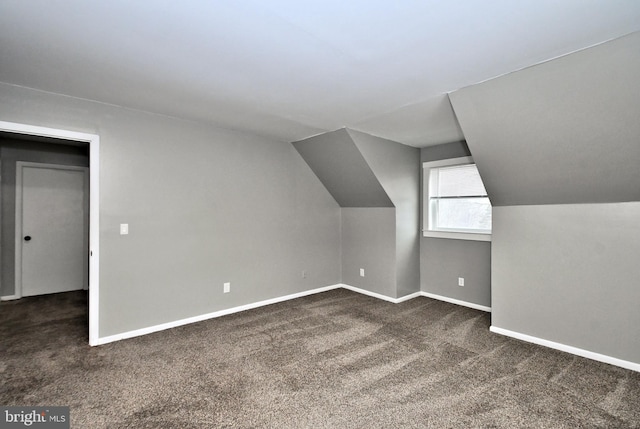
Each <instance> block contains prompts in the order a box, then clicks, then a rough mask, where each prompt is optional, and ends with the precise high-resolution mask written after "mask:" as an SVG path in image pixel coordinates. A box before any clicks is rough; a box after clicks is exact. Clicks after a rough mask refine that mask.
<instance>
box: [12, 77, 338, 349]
mask: <svg viewBox="0 0 640 429" xmlns="http://www.w3.org/2000/svg"><path fill="white" fill-rule="evenodd" d="M0 119H1V120H4V121H11V122H20V123H27V124H33V125H40V126H46V127H53V128H62V129H68V130H72V131H80V132H88V133H95V134H99V135H100V251H101V255H100V256H101V258H100V336H102V337H103V336H108V335H112V334H117V333H122V332H126V331H129V330H133V329H138V328H144V327H148V326H153V325H157V324H160V323H165V322H170V321H174V320H179V319H183V318H187V317H191V316H196V315H200V314H205V313H209V312H213V311H217V310H221V309H226V308H231V307H235V306H238V305H242V304H248V303H252V302H256V301H260V300H264V299H269V298H274V297H279V296H283V295H287V294H291V293H295V292H301V291H305V290H309V289H313V288H317V287H321V286H327V285H333V284H336V283H339V282H340V274H341V273H340V208H339V206H338V205H337V204H336V202H335V200H334V199H333V198H332V197H331V195H330V194H329V193H328V192H327V190H326V189H325V187H324V186H323V185H322V184H321V183H320V181H319V180H318V178H317V177H316V176H315V175H314V174H313V172H312V171H311V170H310V168H309V167H308V165H307V164H306V163H305V162H304V161H303V160H302V158H301V157H300V155H299V154H298V153H297V152H296V150H295V149H294V148H293V146H292V145H291V144H290V143H287V142H279V141H274V140H270V139H268V138H264V137H260V136H256V135H252V134H246V133H240V132H236V131H230V130H223V129H217V128H214V127H211V126H208V125H203V124H198V123H195V122H188V121H182V120H178V119H174V118H170V117H165V116H160V115H152V114H147V113H143V112H138V111H134V110H129V109H123V108H118V107H115V106H109V105H105V104H99V103H94V102H89V101H85V100H79V99H75V98H70V97H64V96H58V95H53V94H49V93H43V92H38V91H33V90H29V89H25V88H20V87H15V86H10V85H5V84H0ZM120 223H128V224H129V235H126V236H121V235H119V227H118V226H119V224H120ZM303 270H305V271H307V273H308V276H307V278H306V279H302V276H301V273H302V271H303ZM224 282H231V293H228V294H223V293H222V285H223V283H224Z"/></svg>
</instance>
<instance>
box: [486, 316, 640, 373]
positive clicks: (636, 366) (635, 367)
mask: <svg viewBox="0 0 640 429" xmlns="http://www.w3.org/2000/svg"><path fill="white" fill-rule="evenodd" d="M489 330H490V331H491V332H494V333H496V334H500V335H504V336H507V337H511V338H515V339H517V340H522V341H526V342H528V343H533V344H538V345H540V346H545V347H549V348H552V349H556V350H560V351H563V352H567V353H571V354H573V355H576V356H581V357H584V358H587V359H592V360H596V361H598V362H604V363H608V364H610V365H615V366H619V367H621V368H626V369H630V370H632V371H636V372H640V363H635V362H630V361H627V360H622V359H618V358H614V357H611V356H607V355H603V354H600V353H595V352H591V351H589V350H584V349H579V348H577V347H573V346H568V345H566V344H562V343H556V342H554V341H549V340H544V339H542V338H538V337H533V336H531V335H526V334H521V333H519V332H514V331H510V330H508V329H503V328H498V327H497V326H493V325H492V326H491V327H489Z"/></svg>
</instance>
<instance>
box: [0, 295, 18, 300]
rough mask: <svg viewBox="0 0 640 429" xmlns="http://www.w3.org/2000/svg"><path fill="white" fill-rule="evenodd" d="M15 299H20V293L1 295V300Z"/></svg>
mask: <svg viewBox="0 0 640 429" xmlns="http://www.w3.org/2000/svg"><path fill="white" fill-rule="evenodd" d="M14 299H20V297H19V296H18V295H5V296H0V301H13V300H14Z"/></svg>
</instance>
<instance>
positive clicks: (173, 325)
mask: <svg viewBox="0 0 640 429" xmlns="http://www.w3.org/2000/svg"><path fill="white" fill-rule="evenodd" d="M334 289H347V290H350V291H352V292H356V293H359V294H362V295H367V296H371V297H373V298H377V299H381V300H383V301H387V302H391V303H393V304H399V303H401V302H405V301H408V300H410V299H413V298H417V297H419V296H425V297H427V298H434V299H439V300H441V301H446V302H449V303H451V304H457V305H462V306H465V307H471V308H474V309H476V310H483V311H491V309H490V308H489V307H484V306H481V305H477V304H472V303H469V302H464V301H459V300H457V299H451V298H447V297H443V296H439V295H434V294H429V293H426V292H414V293H412V294H409V295H405V296H403V297H400V298H391V297H388V296H386V295H382V294H380V293H376V292H371V291H368V290H365V289H360V288H357V287H354V286H350V285H347V284H343V283H338V284H336V285H332V286H325V287H321V288H317V289H312V290H308V291H304V292H298V293H294V294H291V295H285V296H281V297H278V298H272V299H267V300H265V301H259V302H254V303H251V304H245V305H241V306H238V307H233V308H228V309H225V310H219V311H214V312H212V313H207V314H201V315H199V316H193V317H188V318H186V319H180V320H175V321H173V322H167V323H162V324H160V325H154V326H149V327H147V328H141V329H135V330H133V331H127V332H123V333H120V334H115V335H110V336H108V337H101V338H98V339H97V342H96V343H95V344H91V345H102V344H108V343H112V342H114V341H120V340H125V339H127V338H134V337H139V336H141V335H147V334H152V333H154V332H159V331H164V330H166V329H171V328H176V327H178V326H183V325H188V324H190V323H196V322H202V321H205V320H209V319H215V318H217V317H222V316H226V315H229V314H234V313H238V312H241V311H246V310H251V309H254V308H258V307H263V306H265V305H271V304H277V303H279V302H284V301H289V300H291V299H296V298H302V297H304V296H308V295H314V294H317V293H322V292H327V291H330V290H334Z"/></svg>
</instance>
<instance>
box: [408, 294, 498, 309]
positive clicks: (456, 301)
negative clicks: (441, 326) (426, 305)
mask: <svg viewBox="0 0 640 429" xmlns="http://www.w3.org/2000/svg"><path fill="white" fill-rule="evenodd" d="M420 295H422V296H426V297H427V298H433V299H437V300H438V301H444V302H448V303H450V304H456V305H461V306H463V307H469V308H473V309H474V310H482V311H486V312H487V313H491V307H486V306H484V305H479V304H474V303H472V302H467V301H461V300H459V299H453V298H449V297H447V296H441V295H436V294H435V293H429V292H420Z"/></svg>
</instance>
